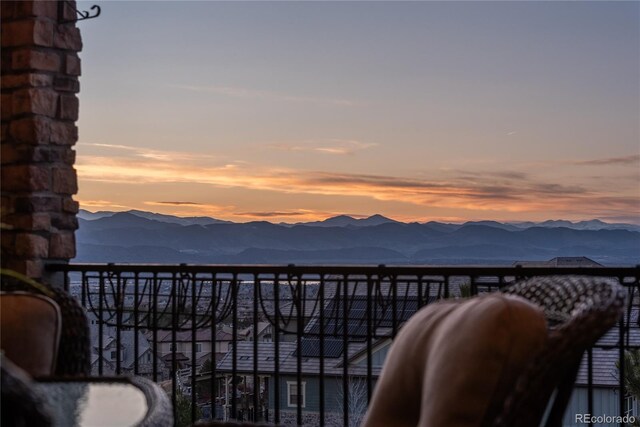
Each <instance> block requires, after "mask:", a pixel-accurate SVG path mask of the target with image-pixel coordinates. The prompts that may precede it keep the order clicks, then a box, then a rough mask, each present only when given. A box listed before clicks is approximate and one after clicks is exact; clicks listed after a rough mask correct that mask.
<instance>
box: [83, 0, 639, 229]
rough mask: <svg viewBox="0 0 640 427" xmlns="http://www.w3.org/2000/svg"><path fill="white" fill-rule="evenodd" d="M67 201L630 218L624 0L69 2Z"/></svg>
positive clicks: (247, 212) (232, 211)
mask: <svg viewBox="0 0 640 427" xmlns="http://www.w3.org/2000/svg"><path fill="white" fill-rule="evenodd" d="M96 3H97V4H99V5H100V6H101V7H102V15H101V16H100V17H99V18H97V19H94V20H88V21H85V22H82V23H81V24H79V25H80V27H81V31H82V36H83V41H84V49H83V52H82V54H81V58H82V76H81V80H80V81H81V92H80V106H81V107H80V120H79V123H78V126H79V129H80V141H79V143H78V145H77V147H76V148H77V153H78V157H77V163H76V167H77V169H78V174H79V181H80V191H79V193H78V195H77V199H78V200H79V201H80V203H81V207H82V208H84V209H88V210H90V211H97V210H116V211H121V210H128V209H141V210H148V211H154V212H161V213H167V214H175V215H181V216H186V215H207V216H213V217H216V218H220V219H226V220H233V221H241V222H244V221H252V220H269V221H272V222H280V221H286V222H298V221H308V220H317V219H324V218H326V217H329V216H333V215H338V214H350V215H353V216H369V215H372V214H375V213H379V214H383V215H385V216H389V217H392V218H395V219H398V220H403V221H429V220H441V221H442V220H444V221H455V222H459V221H466V220H481V219H493V220H501V221H520V220H546V219H560V218H562V219H570V220H583V219H592V218H600V219H602V220H605V221H610V222H614V221H615V222H621V221H624V222H635V223H640V142H639V141H640V123H639V121H640V119H639V117H640V29H639V22H640V3H638V2H606V3H605V2H568V3H564V2H563V3H554V2H375V3H370V2H345V3H337V2H313V3H309V2H303V3H301V2H295V3H294V2H278V3H254V2H236V3H229V2H180V3H178V2H79V8H80V9H84V10H88V9H89V7H90V6H91V5H93V4H96Z"/></svg>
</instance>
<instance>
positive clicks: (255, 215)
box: [233, 211, 309, 218]
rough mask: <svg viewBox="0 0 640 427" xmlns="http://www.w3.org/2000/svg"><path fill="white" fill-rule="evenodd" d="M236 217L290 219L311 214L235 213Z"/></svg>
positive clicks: (293, 212)
mask: <svg viewBox="0 0 640 427" xmlns="http://www.w3.org/2000/svg"><path fill="white" fill-rule="evenodd" d="M233 214H234V215H235V216H248V217H253V218H273V217H290V216H305V215H308V214H309V212H303V211H262V212H234V213H233Z"/></svg>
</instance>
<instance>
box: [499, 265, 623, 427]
mask: <svg viewBox="0 0 640 427" xmlns="http://www.w3.org/2000/svg"><path fill="white" fill-rule="evenodd" d="M503 292H504V293H507V294H510V295H517V296H520V297H523V298H525V299H527V300H529V301H531V302H533V303H535V304H537V305H539V306H540V307H542V309H543V311H544V312H545V315H546V317H547V321H548V322H549V327H550V328H549V340H548V343H547V346H546V348H545V349H544V350H543V351H542V353H541V354H539V355H538V357H537V358H536V360H535V362H534V363H533V364H532V365H531V366H530V367H529V368H528V369H527V371H526V372H525V373H524V374H523V375H522V376H521V377H520V379H519V380H518V383H517V384H516V389H515V390H514V392H513V393H512V394H511V396H510V397H509V398H508V399H507V401H506V402H505V406H504V408H503V412H502V415H501V416H500V418H499V419H498V420H496V423H495V425H496V426H504V427H515V426H522V427H529V426H539V425H540V423H541V420H542V416H543V414H544V410H545V408H546V406H547V403H548V402H549V399H550V397H551V395H552V393H553V391H554V390H557V394H556V398H555V400H554V402H553V406H552V409H551V412H550V413H549V417H548V418H547V422H546V426H547V427H554V426H560V425H561V424H562V417H563V415H564V412H565V410H566V407H567V404H568V402H569V398H570V396H571V391H572V388H573V383H574V381H575V376H576V374H577V371H578V367H579V364H580V361H581V359H582V355H583V353H584V352H585V351H586V350H587V349H588V348H589V347H591V346H593V345H594V344H595V343H596V341H597V340H598V339H599V338H600V337H601V336H602V335H604V333H605V332H606V331H608V330H609V329H610V328H611V327H613V326H614V325H615V324H616V322H617V321H618V320H619V319H620V316H621V314H622V310H623V307H624V304H625V299H626V291H625V290H624V289H623V288H622V286H620V285H619V284H618V283H617V282H616V281H615V280H612V279H608V278H602V277H589V276H548V277H535V278H532V279H528V280H525V281H522V282H519V283H516V284H513V285H511V286H509V287H507V288H505V289H503Z"/></svg>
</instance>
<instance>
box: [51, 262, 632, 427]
mask: <svg viewBox="0 0 640 427" xmlns="http://www.w3.org/2000/svg"><path fill="white" fill-rule="evenodd" d="M54 268H55V269H56V270H57V271H61V272H63V273H64V274H65V285H66V287H67V290H69V291H70V292H71V293H72V294H73V295H76V296H77V298H78V299H79V300H80V301H81V303H82V304H83V306H85V307H86V308H87V310H88V312H89V318H90V320H91V327H92V335H93V352H94V356H93V359H92V360H93V369H94V373H95V374H96V375H107V374H134V375H142V376H147V377H148V378H150V379H152V380H154V381H157V382H159V383H160V384H162V385H163V386H164V387H165V388H166V390H167V392H168V393H169V394H170V396H171V397H172V400H173V404H174V411H175V419H176V420H177V423H178V424H180V423H182V422H184V423H191V422H193V421H196V420H198V419H237V420H244V421H261V422H265V421H266V422H275V423H283V424H289V423H291V424H297V425H320V426H324V425H345V426H349V425H357V424H358V422H359V420H360V419H361V417H362V415H363V412H364V411H365V410H366V406H367V403H368V401H369V399H370V397H371V394H372V391H373V388H374V386H375V381H376V379H377V377H378V375H379V373H380V369H381V367H382V363H383V361H384V356H385V355H386V351H387V349H388V346H389V344H390V342H391V340H392V339H393V337H394V336H395V335H396V333H397V332H398V330H399V328H400V327H401V326H402V324H403V322H404V321H406V320H407V319H408V318H409V317H410V316H411V315H412V314H413V313H415V312H416V311H417V310H418V309H419V308H420V307H422V306H425V305H427V304H430V303H432V302H433V301H436V300H438V299H442V298H458V297H461V296H466V295H476V294H479V293H484V292H492V291H495V290H497V289H499V288H501V287H503V286H506V285H508V284H509V283H512V282H514V281H516V280H518V279H521V278H525V277H531V276H539V275H551V274H554V275H557V274H560V275H564V274H567V275H568V274H579V275H591V276H606V277H613V278H616V279H617V280H618V281H619V282H620V283H621V284H622V285H623V286H625V287H626V288H627V289H628V292H629V301H628V305H627V308H626V312H625V315H624V318H623V319H621V320H620V322H619V325H618V327H616V328H614V329H612V330H611V331H610V332H609V333H608V334H607V335H606V336H605V337H604V338H603V339H602V340H601V341H600V342H599V343H598V345H597V346H596V347H594V348H593V349H591V350H589V352H588V353H587V355H586V356H585V359H584V362H583V367H582V369H581V372H580V374H579V376H578V380H577V383H576V386H577V390H579V391H580V392H579V393H574V394H575V395H576V396H578V397H576V399H575V400H576V402H575V405H577V406H576V407H575V408H578V407H579V408H580V409H581V410H583V411H584V412H585V413H590V414H596V413H597V411H598V410H604V411H607V412H606V414H608V415H615V414H621V415H624V414H625V413H629V412H630V411H631V412H632V411H633V410H634V407H636V406H637V403H636V402H635V401H634V399H633V396H629V395H627V393H626V391H625V381H624V378H623V377H622V376H621V375H618V371H617V366H618V365H617V364H616V363H617V362H618V361H619V360H621V359H622V358H623V357H624V354H625V353H624V352H625V351H627V350H630V349H635V348H637V347H638V346H639V345H640V328H639V325H640V323H639V322H640V319H639V318H638V293H639V292H640V267H634V268H607V267H588V268H585V267H583V268H566V267H563V268H533V267H532V268H525V267H387V266H377V267H374V266H304V267H303V266H293V265H291V266H229V265H225V266H221V265H198V266H196V265H127V264H70V265H57V266H55V267H54ZM638 369H639V370H640V367H638ZM602 393H604V395H606V396H605V400H606V398H607V396H609V401H611V396H614V400H615V402H614V403H612V404H611V405H613V407H610V408H602V407H601V406H602V404H601V403H600V402H601V400H602V399H601V397H602V396H600V394H602ZM572 404H573V403H572ZM575 408H574V409H575ZM570 410H571V407H570ZM636 415H637V414H636ZM181 420H183V421H181Z"/></svg>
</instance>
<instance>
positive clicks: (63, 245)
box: [0, 0, 82, 278]
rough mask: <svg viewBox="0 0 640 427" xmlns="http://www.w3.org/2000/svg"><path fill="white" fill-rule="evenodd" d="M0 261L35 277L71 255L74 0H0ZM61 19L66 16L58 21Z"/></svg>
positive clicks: (76, 65)
mask: <svg viewBox="0 0 640 427" xmlns="http://www.w3.org/2000/svg"><path fill="white" fill-rule="evenodd" d="M0 6H1V9H0V13H1V18H2V39H1V45H2V86H1V87H2V100H1V104H0V106H1V110H2V154H1V161H2V182H1V190H2V194H1V197H2V223H3V229H2V233H1V240H2V252H1V254H0V256H1V259H2V267H5V268H11V269H14V270H16V271H19V272H21V273H24V274H26V275H28V276H30V277H33V278H42V277H44V276H45V274H46V271H45V269H44V266H45V264H46V263H49V262H67V261H68V260H69V259H71V258H73V257H74V256H75V236H74V231H75V230H76V229H77V228H78V220H77V218H76V213H77V212H78V203H77V202H75V201H74V200H73V198H72V195H73V194H75V193H76V192H77V191H78V183H77V177H76V171H75V169H74V168H73V164H74V162H75V151H74V150H73V148H72V147H73V145H74V144H75V143H76V141H77V140H78V129H77V127H76V125H75V121H76V120H77V119H78V97H77V96H76V94H77V93H78V91H79V90H80V85H79V82H78V76H79V75H80V59H79V58H78V52H79V51H80V50H81V49H82V39H81V37H80V31H79V30H78V28H77V27H76V24H75V22H74V20H75V19H76V14H75V11H74V8H75V1H70V2H60V1H5V0H2V1H1V2H0ZM65 20H71V22H68V23H65V22H64V21H65Z"/></svg>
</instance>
